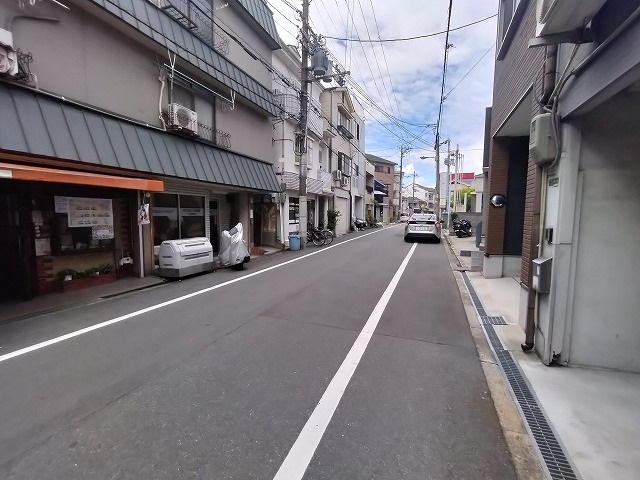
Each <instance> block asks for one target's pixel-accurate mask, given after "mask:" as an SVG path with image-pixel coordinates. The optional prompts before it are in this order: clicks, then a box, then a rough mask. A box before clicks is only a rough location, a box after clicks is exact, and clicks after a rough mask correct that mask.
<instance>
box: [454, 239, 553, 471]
mask: <svg viewBox="0 0 640 480" xmlns="http://www.w3.org/2000/svg"><path fill="white" fill-rule="evenodd" d="M445 238H446V241H447V245H448V246H449V249H448V250H447V256H448V257H449V263H450V266H451V269H452V270H453V275H454V277H455V280H456V283H457V284H458V290H459V291H460V297H461V299H462V305H463V307H464V310H465V313H466V315H467V321H468V322H469V328H470V330H471V336H472V337H473V341H474V342H475V345H476V350H477V352H478V357H479V360H480V365H481V366H482V371H483V372H484V376H485V380H486V382H487V386H488V387H489V392H490V394H491V399H492V400H493V405H494V407H495V410H496V414H497V416H498V421H499V422H500V428H501V430H502V434H503V436H504V439H505V442H506V444H507V448H508V449H509V453H510V454H511V461H512V462H513V466H514V469H515V471H516V478H517V479H518V480H546V478H547V476H546V474H545V473H544V470H543V469H542V465H541V464H540V460H539V457H538V455H537V452H536V449H535V447H534V445H533V443H532V439H531V436H530V434H529V431H528V430H527V428H526V426H525V424H524V422H523V419H522V416H521V415H520V411H519V410H518V406H517V405H516V402H515V399H514V398H513V394H512V392H511V388H510V387H509V385H508V384H507V382H506V379H505V377H504V372H503V371H502V368H501V366H500V365H499V364H498V361H497V359H496V358H495V355H494V353H493V350H492V349H491V346H490V345H489V342H488V340H487V337H486V335H485V332H484V329H483V328H482V325H481V324H480V321H479V319H478V316H477V312H476V310H475V308H474V306H473V302H472V301H471V297H470V295H469V291H468V290H467V287H466V285H465V284H464V281H463V279H462V275H461V273H460V270H466V271H470V270H471V267H466V266H465V265H464V264H463V262H462V261H461V260H460V257H459V256H458V255H457V253H456V251H455V250H454V248H453V246H452V245H451V242H450V241H449V236H448V235H446V236H445Z"/></svg>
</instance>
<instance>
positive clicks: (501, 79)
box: [491, 0, 545, 135]
mask: <svg viewBox="0 0 640 480" xmlns="http://www.w3.org/2000/svg"><path fill="white" fill-rule="evenodd" d="M535 9H536V2H535V1H532V0H531V1H529V5H528V7H527V11H526V13H525V15H524V17H523V19H522V21H521V22H520V25H519V26H518V31H517V33H516V35H515V36H514V38H513V40H512V42H511V44H510V45H509V49H508V51H507V53H506V55H505V57H504V58H503V59H502V60H499V61H496V65H495V74H494V81H493V106H492V112H491V134H492V135H495V133H496V130H497V129H498V127H500V125H502V123H503V122H504V121H505V120H506V119H507V117H508V115H509V113H511V111H512V110H513V108H514V107H515V106H516V105H517V104H518V101H519V100H520V99H522V97H523V96H524V95H525V93H527V91H528V90H529V88H530V87H531V85H532V84H535V91H536V92H539V91H540V88H541V85H542V69H543V67H544V54H545V52H544V48H529V40H530V39H531V38H533V37H534V35H535V29H536V19H535ZM512 27H513V25H512Z"/></svg>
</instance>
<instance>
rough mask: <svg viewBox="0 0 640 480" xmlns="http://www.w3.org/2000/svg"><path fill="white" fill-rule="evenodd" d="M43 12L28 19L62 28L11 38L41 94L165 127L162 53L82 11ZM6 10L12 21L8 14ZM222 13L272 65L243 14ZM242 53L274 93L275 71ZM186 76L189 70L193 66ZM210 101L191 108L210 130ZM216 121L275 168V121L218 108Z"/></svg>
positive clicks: (15, 26) (30, 30)
mask: <svg viewBox="0 0 640 480" xmlns="http://www.w3.org/2000/svg"><path fill="white" fill-rule="evenodd" d="M12 6H13V4H12ZM38 6H39V8H38V9H31V10H30V11H29V12H30V13H31V14H35V13H36V12H37V13H38V15H43V16H47V17H49V16H51V17H55V18H58V20H59V21H57V22H50V21H36V20H33V19H25V18H16V19H15V20H14V21H13V23H12V30H13V33H14V43H15V44H16V46H17V47H19V48H20V49H21V50H22V51H26V52H31V53H32V54H33V58H34V61H33V63H32V65H31V71H32V72H33V73H34V74H36V75H37V77H38V86H39V87H40V88H41V89H43V90H48V91H51V92H55V93H56V94H59V95H62V96H64V97H67V98H70V99H73V100H77V101H80V102H82V103H87V104H89V105H92V106H95V107H97V108H99V109H103V110H107V111H111V112H115V113H117V114H118V115H122V116H125V117H130V118H133V119H135V120H138V121H140V122H144V123H147V124H149V125H154V126H157V127H162V123H161V122H160V120H159V118H158V116H159V109H158V103H159V99H160V88H161V84H160V81H159V80H158V74H159V70H158V67H157V66H156V65H154V62H156V61H158V58H157V53H156V51H155V50H154V49H152V48H150V47H147V46H145V44H147V43H149V42H148V40H146V39H145V38H144V36H143V35H141V34H140V35H138V34H136V32H135V31H133V30H131V29H129V28H128V27H125V26H124V25H123V28H124V30H122V31H121V30H119V29H117V28H115V27H113V26H111V25H110V24H107V23H105V22H103V21H102V20H100V19H97V18H96V17H94V16H93V15H92V14H90V13H87V12H85V11H83V10H82V9H80V8H77V7H76V8H73V9H72V10H71V11H69V12H66V11H63V10H61V9H60V8H56V7H55V6H53V7H52V6H50V5H49V4H48V3H46V2H41V3H39V4H38ZM1 8H2V11H3V14H4V16H5V18H6V15H7V11H6V10H4V9H5V8H6V7H4V6H3V7H1ZM221 11H228V13H227V14H226V15H227V17H228V18H227V20H228V23H229V24H233V29H234V31H239V32H241V33H242V34H243V35H244V36H245V37H246V38H247V39H248V40H247V41H249V40H250V41H252V42H253V48H255V49H257V50H258V51H259V52H260V55H261V56H264V58H266V59H269V60H270V59H271V51H270V50H269V49H268V48H266V46H264V45H263V43H262V41H261V40H260V39H259V37H257V35H256V34H255V33H254V32H253V31H252V30H251V29H249V28H248V27H247V26H244V27H241V25H242V24H243V22H242V20H241V19H240V18H239V17H238V16H237V14H235V13H234V12H233V11H232V10H231V9H229V8H225V9H222V10H221ZM9 12H10V13H11V12H12V11H11V10H9ZM17 12H18V11H17V10H16V12H15V13H17ZM129 35H131V37H129ZM245 37H243V38H245ZM141 42H144V44H143V43H141ZM233 44H234V42H231V45H233ZM237 48H239V47H237V44H236V47H233V48H231V51H230V55H229V57H228V58H229V59H230V60H231V61H234V63H235V62H236V61H237V62H238V64H239V66H240V67H241V68H243V69H244V70H245V71H247V72H248V73H250V74H252V75H255V78H256V80H258V81H260V82H262V83H264V84H266V86H267V88H271V75H270V73H269V72H268V70H267V69H266V68H265V67H264V66H263V65H262V64H261V63H260V62H257V61H255V60H253V59H251V62H248V61H247V59H246V58H250V57H248V55H247V54H246V52H244V50H242V49H241V50H242V53H240V52H237ZM165 56H166V54H165ZM245 57H246V58H245ZM162 58H163V57H161V60H162ZM165 61H166V59H165ZM256 65H259V67H258V66H256ZM178 68H181V66H180V65H178ZM181 69H182V70H183V71H186V70H187V68H186V66H182V68H181ZM189 75H194V74H193V73H189ZM201 75H202V78H200V80H202V81H204V83H206V79H205V77H204V74H201ZM168 92H169V89H168V85H167V86H166V87H165V89H164V93H163V98H162V102H161V104H162V108H163V109H166V106H167V103H168V99H169V95H168ZM228 95H229V93H228V92H227V96H228ZM208 101H209V103H208V104H207V105H204V99H203V98H201V99H200V101H199V102H197V103H196V107H193V105H191V108H196V111H197V112H198V114H199V117H200V116H202V121H203V123H207V124H210V123H211V121H210V119H211V112H212V108H213V103H212V99H209V100H208ZM215 115H216V128H218V129H220V130H223V131H225V132H227V133H229V134H230V135H231V147H232V150H233V151H236V152H238V153H241V154H244V155H248V156H251V157H255V158H258V159H261V160H267V161H271V155H270V153H269V152H271V120H270V119H269V118H268V117H266V116H264V115H262V114H258V113H256V112H255V111H254V110H252V109H251V108H249V107H248V106H245V105H243V104H240V103H238V102H236V107H235V109H234V110H232V111H231V110H225V111H221V110H220V109H219V108H218V109H216V110H215Z"/></svg>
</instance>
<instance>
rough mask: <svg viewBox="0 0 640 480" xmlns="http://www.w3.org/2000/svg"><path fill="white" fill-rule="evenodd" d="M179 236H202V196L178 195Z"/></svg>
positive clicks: (203, 232) (203, 233)
mask: <svg viewBox="0 0 640 480" xmlns="http://www.w3.org/2000/svg"><path fill="white" fill-rule="evenodd" d="M179 200H180V238H193V237H204V236H205V230H204V197H199V196H196V195H180V198H179Z"/></svg>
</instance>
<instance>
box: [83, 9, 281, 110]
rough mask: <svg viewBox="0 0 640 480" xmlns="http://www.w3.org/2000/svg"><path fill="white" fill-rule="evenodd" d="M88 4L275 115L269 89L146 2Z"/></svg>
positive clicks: (274, 107) (160, 10)
mask: <svg viewBox="0 0 640 480" xmlns="http://www.w3.org/2000/svg"><path fill="white" fill-rule="evenodd" d="M90 1H91V2H93V3H95V4H96V5H99V6H101V7H102V8H104V9H105V10H107V11H108V12H110V13H112V14H114V15H115V16H117V17H118V18H120V19H122V20H123V21H124V22H126V23H127V24H129V25H130V26H131V27H133V28H135V29H136V30H138V31H140V32H141V33H143V34H144V35H146V36H147V37H149V38H151V39H152V40H154V41H155V42H157V43H159V44H160V45H162V46H164V47H166V48H168V49H169V50H171V51H172V52H174V53H176V54H177V55H178V57H180V58H182V59H183V60H184V61H186V62H189V63H190V64H192V65H194V66H196V67H198V68H200V69H201V70H203V71H204V72H206V73H208V74H209V75H211V76H212V77H213V78H215V79H216V80H218V81H219V82H221V83H223V84H224V85H226V86H227V87H229V88H232V89H233V90H235V91H236V92H237V93H238V95H240V96H242V97H244V98H246V99H247V100H249V101H251V102H252V103H253V104H255V105H257V106H258V107H260V108H261V109H262V110H264V111H265V112H267V113H268V114H269V115H272V116H276V115H277V114H278V111H277V109H276V106H275V104H274V102H273V94H272V93H271V90H270V88H267V87H264V86H263V85H262V84H260V83H259V82H257V81H256V80H254V79H253V78H252V77H251V76H250V75H248V74H246V73H245V72H243V71H242V70H240V69H239V68H238V67H236V66H235V65H234V64H232V63H231V62H229V61H228V60H227V59H226V58H224V57H223V56H222V55H220V54H219V53H218V52H216V51H215V50H214V49H213V48H211V47H210V46H209V45H207V44H206V43H204V42H203V41H202V40H200V39H199V38H198V37H196V36H195V35H194V34H192V33H191V32H190V31H189V30H188V29H186V28H184V27H183V26H182V25H180V24H179V23H178V22H176V21H175V20H173V19H172V18H171V17H169V16H168V15H167V14H166V13H165V12H164V11H163V10H162V9H160V8H158V7H157V6H156V5H154V4H152V3H151V2H149V1H148V0H90ZM265 8H266V7H265ZM271 20H272V21H273V18H271Z"/></svg>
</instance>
